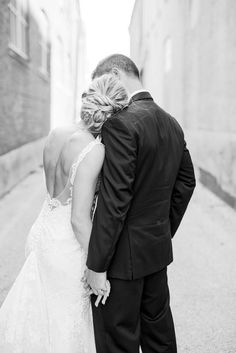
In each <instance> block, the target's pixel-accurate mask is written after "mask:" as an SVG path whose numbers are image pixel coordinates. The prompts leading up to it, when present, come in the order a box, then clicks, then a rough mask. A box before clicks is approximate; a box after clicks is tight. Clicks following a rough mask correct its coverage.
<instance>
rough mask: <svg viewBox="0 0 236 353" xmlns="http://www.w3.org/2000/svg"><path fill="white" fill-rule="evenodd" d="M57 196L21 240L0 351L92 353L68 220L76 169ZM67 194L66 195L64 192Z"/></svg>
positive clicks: (2, 314)
mask: <svg viewBox="0 0 236 353" xmlns="http://www.w3.org/2000/svg"><path fill="white" fill-rule="evenodd" d="M99 143H101V142H100V139H99V138H97V139H96V140H95V141H93V142H91V143H89V144H88V145H87V146H86V147H85V149H84V150H83V151H82V152H81V154H80V155H79V157H78V159H77V160H76V162H75V163H74V165H73V167H72V168H71V172H70V176H69V179H68V183H67V185H66V187H65V189H64V190H65V193H64V190H63V192H62V193H61V195H62V196H64V198H65V202H64V201H61V200H62V198H61V199H57V198H51V197H50V195H48V196H47V198H46V200H45V202H44V204H43V207H42V210H41V212H40V214H39V216H38V218H37V219H36V221H35V223H34V224H33V226H32V228H31V230H30V233H29V235H28V240H27V243H26V257H27V258H26V261H25V264H24V266H23V268H22V270H21V272H20V274H19V276H18V277H17V279H16V281H15V283H14V285H13V287H12V288H11V290H10V292H9V294H8V296H7V298H6V300H5V302H4V303H3V305H2V307H1V309H0V352H1V353H32V352H33V353H96V348H95V340H94V331H93V322H92V312H91V305H90V298H89V297H88V295H87V293H86V291H85V289H84V287H83V283H82V282H81V278H82V277H83V274H84V270H85V268H86V254H85V252H84V250H83V249H82V248H81V246H80V244H79V243H78V241H77V239H76V238H75V235H74V232H73V229H72V226H71V207H70V204H71V197H72V192H73V183H74V178H75V174H76V170H77V168H78V166H79V164H80V163H81V161H82V160H83V159H84V157H85V156H86V155H87V153H89V151H91V149H92V148H93V147H94V146H95V145H96V144H99ZM67 196H69V197H67Z"/></svg>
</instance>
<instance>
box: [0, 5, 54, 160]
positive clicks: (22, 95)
mask: <svg viewBox="0 0 236 353" xmlns="http://www.w3.org/2000/svg"><path fill="white" fill-rule="evenodd" d="M8 3H9V1H6V0H0V155H2V154H5V153H7V152H9V151H11V150H13V149H15V148H18V147H20V146H22V145H24V144H25V143H28V142H31V141H35V140H37V139H39V138H41V137H43V136H45V135H46V134H47V133H48V131H49V126H50V79H49V78H47V79H46V78H44V77H43V76H42V74H41V73H40V61H39V58H40V47H39V42H40V35H39V31H38V27H37V24H36V22H35V19H34V18H33V17H30V18H29V44H30V48H29V59H27V60H26V59H23V58H22V57H20V56H19V55H18V54H16V53H15V52H14V51H13V50H11V49H10V48H9V30H10V17H9V9H8Z"/></svg>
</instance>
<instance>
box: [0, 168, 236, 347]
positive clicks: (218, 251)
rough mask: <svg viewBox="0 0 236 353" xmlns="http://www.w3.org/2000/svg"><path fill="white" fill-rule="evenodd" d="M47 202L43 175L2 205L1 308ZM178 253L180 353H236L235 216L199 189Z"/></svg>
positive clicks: (173, 274)
mask: <svg viewBox="0 0 236 353" xmlns="http://www.w3.org/2000/svg"><path fill="white" fill-rule="evenodd" d="M43 197H44V187H43V176H42V172H41V171H38V172H37V173H34V174H31V175H30V176H29V177H28V178H27V179H25V180H24V181H23V182H22V183H21V184H20V185H18V186H17V187H16V188H15V189H14V190H13V191H12V192H11V193H10V194H8V195H7V196H6V197H5V198H4V199H2V200H0V225H1V227H0V303H1V302H2V300H3V299H4V297H5V296H6V294H7V291H8V289H9V287H10V285H11V284H12V282H13V281H14V279H15V277H16V275H17V273H18V272H19V270H20V267H21V265H22V263H23V261H24V243H25V239H26V236H27V233H28V231H29V229H30V226H31V224H32V222H33V221H34V219H35V218H36V216H37V214H38V211H39V209H40V207H41V204H42V201H43ZM174 253H175V261H174V263H173V264H172V265H171V266H170V269H169V283H170V289H171V302H172V311H173V314H174V318H175V325H176V334H177V338H178V346H179V353H236V212H235V211H233V210H232V209H230V208H229V207H228V206H227V205H225V204H224V203H223V202H221V201H220V200H219V199H218V198H216V197H215V196H214V195H213V194H211V193H210V192H209V191H207V190H206V189H205V188H203V187H202V186H200V185H198V187H197V190H196V192H195V195H194V198H193V200H192V202H191V206H190V207H189V209H188V211H187V214H186V217H185V219H184V221H183V223H182V225H181V228H180V230H179V231H178V233H177V234H176V237H175V239H174Z"/></svg>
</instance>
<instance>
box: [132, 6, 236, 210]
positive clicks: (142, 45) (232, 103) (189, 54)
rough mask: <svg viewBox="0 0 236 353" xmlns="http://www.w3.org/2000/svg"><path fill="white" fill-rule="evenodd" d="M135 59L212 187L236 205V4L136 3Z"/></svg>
mask: <svg viewBox="0 0 236 353" xmlns="http://www.w3.org/2000/svg"><path fill="white" fill-rule="evenodd" d="M130 39H131V42H130V43H131V57H132V58H133V59H134V61H136V62H137V64H138V66H139V68H140V70H141V75H142V80H143V84H144V86H145V87H146V88H148V89H149V90H150V91H151V92H152V94H153V96H154V98H155V100H156V102H157V103H158V104H159V105H161V106H162V107H163V108H164V109H166V110H167V111H169V112H170V113H171V114H172V115H174V116H175V117H176V118H177V120H179V122H180V124H181V125H182V126H183V128H184V130H185V134H186V139H187V142H188V145H189V146H190V149H191V152H192V155H193V160H194V162H195V164H196V166H198V168H199V171H200V178H201V180H202V182H203V183H204V184H206V185H207V186H208V187H209V188H211V189H212V190H213V191H214V192H216V193H217V194H218V195H219V196H220V197H222V198H223V199H224V200H226V201H227V202H228V203H229V204H230V205H231V206H233V207H235V208H236V119H235V115H236V100H235V98H234V97H235V96H236V3H235V1H233V0H229V1H221V0H214V1H208V0H207V1H199V0H179V1H171V0H149V1H144V0H136V2H135V6H134V11H133V15H132V19H131V23H130Z"/></svg>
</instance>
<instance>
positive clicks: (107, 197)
mask: <svg viewBox="0 0 236 353" xmlns="http://www.w3.org/2000/svg"><path fill="white" fill-rule="evenodd" d="M102 137H103V142H104V144H105V149H106V153H105V160H104V165H103V169H102V178H101V186H100V191H99V196H98V204H97V210H96V213H95V216H94V220H93V228H92V232H91V238H90V244H89V251H88V258H87V266H88V268H89V269H91V270H93V271H96V272H105V271H107V270H108V268H109V266H110V263H111V260H112V257H113V255H114V252H115V249H116V244H117V242H118V240H119V236H120V234H121V232H122V229H123V226H124V221H125V219H126V215H127V212H128V210H129V207H130V204H131V200H132V197H133V184H134V179H135V170H136V158H137V146H136V139H135V136H134V133H131V131H130V130H129V129H128V128H127V126H126V125H125V124H124V122H122V121H121V119H119V118H118V117H114V118H111V119H110V120H108V121H107V122H106V123H105V124H104V126H103V131H102Z"/></svg>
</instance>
